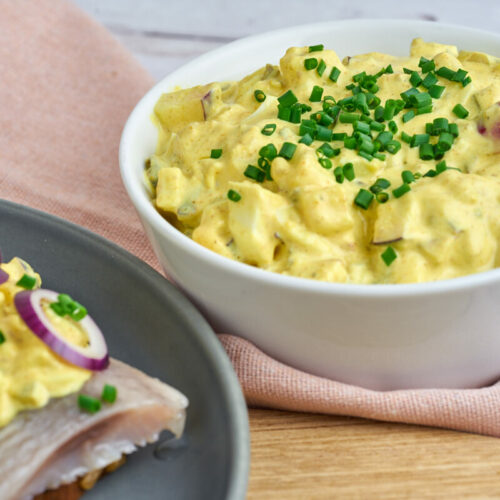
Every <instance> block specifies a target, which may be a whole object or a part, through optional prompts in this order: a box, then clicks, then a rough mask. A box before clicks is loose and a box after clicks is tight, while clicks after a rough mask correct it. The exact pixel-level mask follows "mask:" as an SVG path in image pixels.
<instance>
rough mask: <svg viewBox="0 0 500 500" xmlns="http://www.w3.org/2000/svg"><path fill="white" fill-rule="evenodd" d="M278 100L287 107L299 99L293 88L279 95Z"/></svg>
mask: <svg viewBox="0 0 500 500" xmlns="http://www.w3.org/2000/svg"><path fill="white" fill-rule="evenodd" d="M278 101H279V103H280V104H281V105H282V106H285V107H287V106H291V105H292V104H295V103H296V102H298V99H297V96H296V95H295V94H294V93H293V92H292V91H291V90H287V91H286V92H285V93H284V94H283V95H282V96H280V97H278Z"/></svg>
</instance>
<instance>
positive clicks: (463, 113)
mask: <svg viewBox="0 0 500 500" xmlns="http://www.w3.org/2000/svg"><path fill="white" fill-rule="evenodd" d="M453 113H454V114H455V115H456V116H458V117H459V118H467V117H468V116H469V112H468V111H467V109H465V108H464V107H463V106H462V105H461V104H457V105H455V107H454V108H453Z"/></svg>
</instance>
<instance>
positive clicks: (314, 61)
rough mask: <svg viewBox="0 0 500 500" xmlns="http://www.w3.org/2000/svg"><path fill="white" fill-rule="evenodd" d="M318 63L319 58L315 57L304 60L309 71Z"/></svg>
mask: <svg viewBox="0 0 500 500" xmlns="http://www.w3.org/2000/svg"><path fill="white" fill-rule="evenodd" d="M317 65H318V60H317V59H316V58H315V57H309V58H308V59H305V60H304V68H306V69H307V71H310V70H311V69H314V68H315V67H316V66H317Z"/></svg>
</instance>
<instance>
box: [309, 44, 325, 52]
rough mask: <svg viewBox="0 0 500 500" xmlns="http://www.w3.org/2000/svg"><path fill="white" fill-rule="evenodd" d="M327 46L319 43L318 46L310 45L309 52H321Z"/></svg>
mask: <svg viewBox="0 0 500 500" xmlns="http://www.w3.org/2000/svg"><path fill="white" fill-rule="evenodd" d="M324 48H325V46H324V45H323V44H322V43H318V44H317V45H309V52H321V51H322V50H323V49H324Z"/></svg>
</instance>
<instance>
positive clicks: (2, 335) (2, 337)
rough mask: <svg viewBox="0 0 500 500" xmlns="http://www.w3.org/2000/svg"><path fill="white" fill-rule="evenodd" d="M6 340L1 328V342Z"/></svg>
mask: <svg viewBox="0 0 500 500" xmlns="http://www.w3.org/2000/svg"><path fill="white" fill-rule="evenodd" d="M4 342H5V335H4V333H3V332H2V330H0V344H3V343H4Z"/></svg>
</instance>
